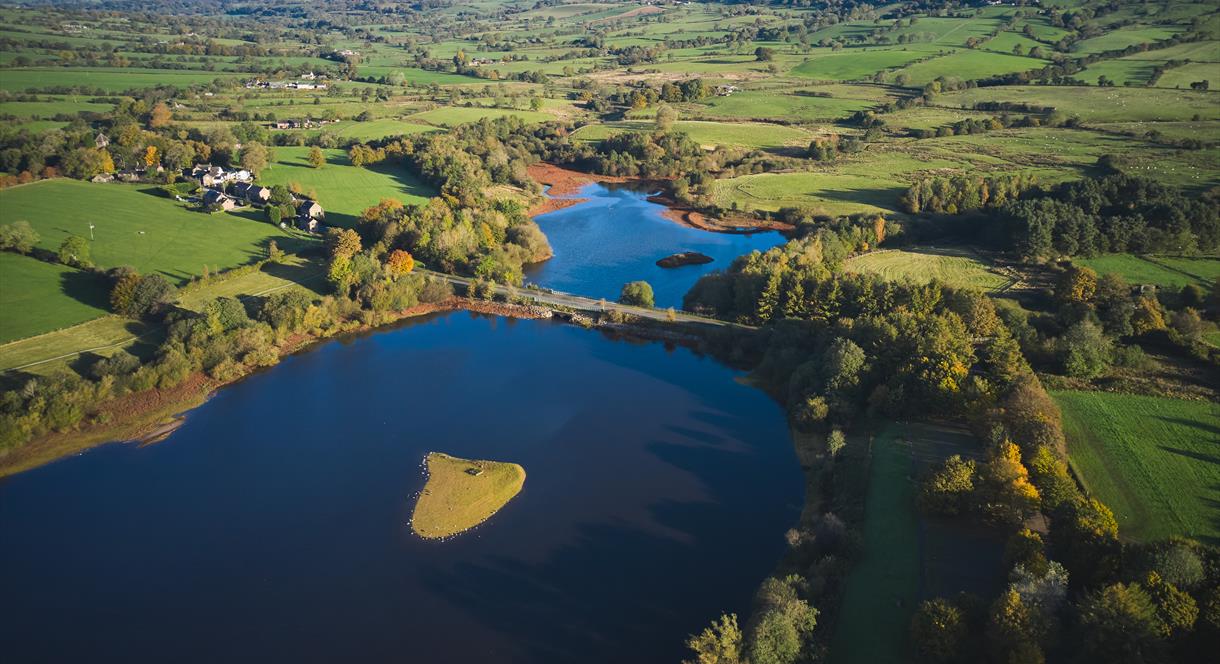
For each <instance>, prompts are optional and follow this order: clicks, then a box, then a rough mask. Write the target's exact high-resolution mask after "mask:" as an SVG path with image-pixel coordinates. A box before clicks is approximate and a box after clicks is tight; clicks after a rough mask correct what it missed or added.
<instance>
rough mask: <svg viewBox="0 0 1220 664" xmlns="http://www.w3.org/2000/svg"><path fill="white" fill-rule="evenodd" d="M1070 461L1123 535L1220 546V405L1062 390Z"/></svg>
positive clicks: (1057, 395)
mask: <svg viewBox="0 0 1220 664" xmlns="http://www.w3.org/2000/svg"><path fill="white" fill-rule="evenodd" d="M1052 396H1054V398H1055V401H1056V402H1058V404H1059V407H1060V408H1061V409H1062V410H1063V424H1064V430H1065V433H1066V434H1067V439H1068V455H1069V457H1070V458H1071V461H1072V465H1073V467H1074V468H1075V469H1076V472H1077V473H1079V475H1080V477H1081V479H1082V480H1083V482H1084V485H1085V487H1086V488H1087V489H1088V491H1089V492H1090V493H1091V494H1092V495H1093V496H1095V497H1097V498H1098V499H1100V500H1101V501H1102V502H1103V503H1105V504H1106V505H1108V506H1109V507H1110V509H1112V510H1114V515H1115V517H1117V518H1118V525H1119V533H1120V534H1122V535H1124V536H1126V537H1130V538H1133V539H1137V540H1154V539H1160V538H1164V537H1170V536H1173V535H1184V536H1188V537H1194V538H1197V539H1200V540H1202V541H1205V542H1209V543H1211V544H1218V543H1220V501H1217V500H1216V487H1217V486H1220V456H1218V455H1217V451H1218V450H1217V441H1218V440H1220V406H1217V405H1216V404H1214V403H1210V402H1207V401H1186V400H1182V399H1169V398H1164V397H1149V396H1138V395H1132V394H1111V393H1106V392H1078V391H1060V392H1054V393H1052Z"/></svg>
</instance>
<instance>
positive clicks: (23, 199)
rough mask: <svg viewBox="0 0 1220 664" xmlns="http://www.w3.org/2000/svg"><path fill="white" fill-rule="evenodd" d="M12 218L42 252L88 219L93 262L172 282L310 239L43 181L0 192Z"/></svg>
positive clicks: (132, 189)
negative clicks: (33, 234) (26, 225)
mask: <svg viewBox="0 0 1220 664" xmlns="http://www.w3.org/2000/svg"><path fill="white" fill-rule="evenodd" d="M18 219H23V220H25V221H28V222H30V225H32V226H33V227H34V229H35V230H36V231H37V232H38V233H39V234H40V235H41V236H42V240H41V242H40V243H39V246H40V247H42V248H44V249H47V250H49V251H56V250H57V249H58V248H59V245H60V243H61V242H63V240H64V238H66V237H68V236H69V235H78V236H81V237H85V238H88V237H89V225H90V224H93V225H94V227H95V228H94V230H93V235H94V238H95V239H94V240H92V241H91V242H90V248H91V251H92V258H93V262H94V263H96V264H97V265H98V266H100V267H103V268H111V267H118V266H120V265H130V266H132V267H134V268H136V269H137V270H139V271H140V272H142V273H145V274H147V273H150V272H160V273H162V274H164V275H165V276H167V277H169V278H170V279H171V280H173V281H176V282H178V283H185V282H186V281H188V280H190V279H191V278H194V277H196V276H198V275H201V274H203V272H204V270H205V269H206V270H211V271H216V270H217V269H225V268H230V267H234V266H237V265H241V264H244V263H249V262H252V261H255V260H258V259H259V258H262V257H264V256H266V252H267V245H268V243H269V242H271V241H272V240H275V241H276V242H277V243H278V244H279V245H280V247H281V248H285V249H289V250H295V249H300V248H303V247H304V246H306V245H307V244H308V243H309V242H311V241H310V240H305V239H302V238H299V237H297V236H294V235H292V234H289V233H286V232H284V231H282V230H280V229H278V228H276V227H274V226H271V225H270V224H268V223H266V222H261V221H254V220H251V219H247V218H243V217H240V216H237V215H233V214H225V213H219V214H205V213H201V212H195V211H191V210H188V209H187V208H185V207H184V206H182V205H181V204H178V203H175V202H174V201H172V200H170V199H168V198H166V197H165V195H164V194H162V193H160V192H158V191H156V190H155V189H154V188H152V187H148V186H139V185H121V184H105V185H101V184H91V183H87V182H77V181H73V180H50V181H45V182H37V183H34V184H30V185H26V186H24V187H17V188H15V189H9V190H5V191H2V192H0V223H7V222H10V221H15V220H18Z"/></svg>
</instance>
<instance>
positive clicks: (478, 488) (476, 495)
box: [411, 452, 525, 539]
mask: <svg viewBox="0 0 1220 664" xmlns="http://www.w3.org/2000/svg"><path fill="white" fill-rule="evenodd" d="M426 463H427V466H428V481H427V483H425V484H424V488H423V491H421V492H420V494H419V499H418V500H417V501H416V503H415V509H414V510H413V512H412V513H411V529H412V530H413V531H414V532H415V534H416V535H419V536H420V537H423V538H424V539H442V538H445V537H453V536H454V535H459V534H461V533H463V532H465V531H467V530H469V529H471V528H473V527H475V526H477V525H479V524H480V523H483V522H484V521H486V520H488V519H490V518H491V517H492V516H493V515H494V514H495V513H496V512H498V511H500V509H501V508H502V507H504V506H505V505H507V504H508V501H510V500H512V499H513V498H514V497H515V496H516V495H517V494H518V493H520V491H521V487H522V486H523V485H524V484H525V469H524V468H522V467H521V466H519V465H517V464H515V463H507V462H504V461H475V460H471V459H460V458H458V457H455V456H449V455H448V454H442V453H440V452H431V453H429V454H428V456H427V459H426ZM470 471H473V472H470Z"/></svg>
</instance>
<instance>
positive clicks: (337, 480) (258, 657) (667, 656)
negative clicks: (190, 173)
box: [0, 250, 802, 662]
mask: <svg viewBox="0 0 1220 664" xmlns="http://www.w3.org/2000/svg"><path fill="white" fill-rule="evenodd" d="M734 251H736V250H734ZM737 376H738V374H737V373H736V372H734V371H731V370H729V369H727V368H725V367H724V366H722V365H720V364H718V363H717V362H715V361H713V360H711V359H709V358H703V357H699V356H697V355H695V354H694V353H692V352H690V351H688V350H685V349H682V348H678V349H667V348H666V347H665V346H663V345H661V344H658V343H649V344H638V343H627V342H623V341H614V340H611V339H608V338H605V337H603V336H601V335H600V334H598V333H595V332H589V331H585V330H581V329H578V328H575V327H569V326H563V325H560V324H556V323H550V322H535V321H512V320H506V319H501V318H488V317H477V316H474V315H472V314H467V313H464V312H463V313H454V314H448V315H441V316H436V317H431V318H427V319H423V320H420V321H416V322H412V323H409V324H406V325H404V326H402V327H399V328H397V329H393V330H390V331H387V332H381V333H377V334H373V335H370V336H365V337H362V338H358V339H353V340H347V341H342V342H338V341H336V342H330V343H327V344H325V345H323V346H320V347H319V348H317V349H315V350H313V351H311V352H306V353H303V354H301V355H298V356H294V357H291V358H288V359H287V360H285V361H284V362H283V363H282V364H281V365H279V366H277V367H275V368H274V369H271V370H269V371H266V372H263V373H260V374H258V375H256V376H253V377H251V378H249V379H247V380H244V381H242V382H240V383H238V384H236V385H234V386H231V387H229V388H226V389H224V390H222V391H220V392H219V393H218V394H217V395H216V397H215V398H214V399H212V400H211V401H209V402H208V403H207V404H206V405H204V406H203V407H201V408H199V409H198V410H196V411H193V412H191V414H190V415H189V417H188V419H187V422H186V424H185V425H184V426H183V427H182V428H181V429H180V430H179V431H178V432H177V433H175V434H174V435H173V436H171V437H170V438H169V439H168V440H166V441H165V442H162V443H158V444H155V445H150V446H145V447H138V446H135V445H119V444H115V445H108V446H104V447H101V448H97V449H95V450H92V451H90V452H87V453H85V454H83V455H79V456H76V457H71V458H68V459H64V460H62V461H59V462H57V463H54V464H51V465H49V466H46V467H43V468H39V469H36V470H33V471H30V472H26V473H22V474H20V475H17V476H15V477H11V478H8V479H6V480H2V481H0V597H3V600H2V601H0V642H2V643H3V644H4V645H3V648H4V660H5V661H7V662H28V661H48V662H52V661H54V662H67V661H80V662H86V661H87V662H101V661H106V662H114V661H124V662H129V661H130V662H149V661H158V662H160V661H174V662H182V661H196V662H218V661H260V662H263V661H296V662H300V661H310V662H321V661H395V662H675V661H676V660H677V659H678V658H679V657H681V656H682V654H683V652H682V647H681V642H682V640H683V638H684V637H685V636H686V635H687V634H689V633H691V632H693V631H695V630H697V629H699V628H700V627H701V626H703V625H704V624H706V622H707V621H708V620H710V619H711V618H713V617H714V616H716V615H718V614H719V613H720V612H721V611H737V612H739V613H740V612H743V611H745V610H747V607H748V601H749V598H750V595H751V593H752V592H753V590H754V588H755V587H756V586H757V584H758V583H759V582H760V580H761V579H762V578H763V577H764V576H765V575H766V574H767V573H768V572H769V571H770V570H771V569H772V567H773V565H774V564H775V562H776V560H777V559H778V558H779V556H780V555H781V550H782V547H783V543H782V537H781V534H782V533H783V532H784V530H785V529H786V528H788V527H789V526H790V525H791V524H792V523H794V521H795V518H796V515H797V510H798V505H799V502H800V500H801V497H802V496H801V475H800V471H799V466H798V464H797V463H796V462H795V458H794V454H793V451H792V446H791V443H790V441H789V438H788V434H787V429H786V426H785V423H784V418H783V415H782V413H781V410H780V408H779V407H778V406H777V405H776V404H774V403H773V402H771V401H770V400H769V399H768V398H766V397H765V396H764V395H763V394H762V393H761V392H759V391H757V390H754V389H751V388H748V387H745V386H743V385H741V384H740V383H738V382H736V381H735V380H734V378H735V377H737ZM431 450H439V451H444V452H448V453H451V454H455V455H459V456H464V457H477V458H487V459H499V460H507V461H514V462H518V463H521V464H522V465H523V466H524V467H525V469H526V472H527V474H528V478H527V480H526V482H525V489H524V491H522V493H521V494H520V495H519V496H518V497H517V498H516V499H515V500H514V501H513V502H512V503H510V504H509V505H508V506H507V507H506V508H505V509H504V510H503V511H501V512H500V513H499V514H497V515H496V516H495V517H494V518H493V519H492V520H491V521H490V522H488V523H487V524H484V525H483V526H482V527H480V528H479V529H477V530H476V531H474V532H471V533H468V534H466V535H464V536H461V537H459V538H457V539H455V540H451V541H448V542H425V541H422V540H419V539H417V538H415V537H413V536H412V535H411V534H410V532H409V530H408V527H407V525H406V524H407V518H408V516H409V514H410V509H411V504H412V496H413V495H414V494H415V493H416V492H417V491H418V490H419V489H420V488H421V486H422V484H423V477H422V474H421V469H420V462H421V461H422V459H423V456H424V454H425V453H426V452H428V451H431Z"/></svg>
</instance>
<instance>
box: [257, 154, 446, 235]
mask: <svg viewBox="0 0 1220 664" xmlns="http://www.w3.org/2000/svg"><path fill="white" fill-rule="evenodd" d="M323 153H324V154H325V155H326V165H325V166H323V167H322V168H314V167H313V166H311V165H310V164H309V162H308V161H307V157H308V155H309V148H284V147H280V148H276V149H275V158H276V162H275V163H274V164H273V165H272V166H271V167H270V168H268V169H267V170H266V171H264V172H263V173H261V174H260V175H259V181H260V182H262V183H263V184H266V185H276V184H284V185H287V184H289V183H292V182H295V183H297V184H299V185H300V186H301V190H302V191H304V192H306V193H308V192H310V191H314V192H316V193H317V195H318V199H317V200H318V203H320V204H321V205H322V208H323V209H324V210H325V211H326V222H327V223H328V224H331V225H334V226H349V227H350V226H352V225H354V224H355V223H356V219H357V218H358V217H359V216H360V213H361V212H363V211H364V210H365V208H368V207H371V206H373V205H376V204H377V203H378V202H379V201H380V200H381V199H383V198H394V199H397V200H399V201H402V202H403V203H407V204H412V203H422V202H424V201H426V200H427V199H428V197H430V196H432V195H433V194H434V193H435V192H433V190H432V189H431V188H429V187H428V186H426V185H424V184H423V183H422V182H420V181H419V180H417V179H416V178H415V177H414V176H412V175H411V174H410V173H409V172H408V171H407V169H406V167H405V166H402V165H400V164H390V163H382V164H376V165H374V166H373V167H363V168H358V167H356V166H352V164H351V161H350V160H348V158H347V153H346V152H345V151H343V150H323Z"/></svg>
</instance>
